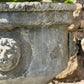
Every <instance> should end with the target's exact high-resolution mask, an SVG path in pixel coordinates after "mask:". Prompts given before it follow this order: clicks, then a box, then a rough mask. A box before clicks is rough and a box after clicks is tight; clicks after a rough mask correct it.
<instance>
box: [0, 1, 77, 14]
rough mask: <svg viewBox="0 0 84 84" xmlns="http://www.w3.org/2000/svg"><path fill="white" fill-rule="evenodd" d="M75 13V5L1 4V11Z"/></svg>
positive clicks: (42, 3) (44, 3) (45, 3)
mask: <svg viewBox="0 0 84 84" xmlns="http://www.w3.org/2000/svg"><path fill="white" fill-rule="evenodd" d="M50 10H51V11H52V10H56V11H74V10H76V5H75V4H74V3H71V4H69V3H52V2H1V3H0V11H3V12H5V11H24V12H27V11H50Z"/></svg>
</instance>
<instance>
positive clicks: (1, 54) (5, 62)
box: [0, 38, 20, 71]
mask: <svg viewBox="0 0 84 84" xmlns="http://www.w3.org/2000/svg"><path fill="white" fill-rule="evenodd" d="M19 60H20V49H19V47H18V45H17V43H16V41H15V40H13V39H9V38H1V39H0V70H1V71H10V70H12V69H14V68H15V67H16V66H17V64H18V63H19Z"/></svg>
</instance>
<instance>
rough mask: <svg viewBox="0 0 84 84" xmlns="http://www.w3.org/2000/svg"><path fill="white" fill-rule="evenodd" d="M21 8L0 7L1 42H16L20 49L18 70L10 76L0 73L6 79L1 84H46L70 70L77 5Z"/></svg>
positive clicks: (10, 73)
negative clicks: (71, 27) (70, 35)
mask: <svg viewBox="0 0 84 84" xmlns="http://www.w3.org/2000/svg"><path fill="white" fill-rule="evenodd" d="M8 4H9V5H8ZM18 4H19V3H5V4H4V3H3V4H2V3H1V4H0V11H2V12H0V29H1V30H0V38H10V39H11V38H12V39H14V40H15V41H16V42H17V44H18V46H19V47H20V49H21V59H20V62H19V64H18V66H17V67H16V68H14V69H13V70H11V71H9V72H3V71H0V79H4V80H2V81H1V84H5V83H6V84H18V82H19V83H20V84H46V83H47V82H48V81H49V80H50V79H51V78H53V77H54V76H55V75H57V74H58V73H59V72H61V71H62V70H63V69H65V68H66V66H67V61H68V55H69V53H68V47H69V46H68V30H67V27H68V25H70V24H71V23H72V22H73V17H72V14H73V11H74V10H75V5H74V4H62V3H58V4H56V3H37V2H34V3H32V2H31V3H20V7H19V5H18ZM23 4H26V5H24V6H22V5H23ZM36 4H37V5H36ZM38 4H39V5H40V6H39V5H38ZM35 5H36V6H35ZM6 6H8V8H7V7H6ZM22 7H23V8H24V9H23V8H22ZM39 7H40V8H39ZM19 8H21V9H20V10H19ZM2 9H3V10H2ZM6 11H7V12H6ZM20 77H23V79H21V80H19V79H18V78H20ZM10 78H12V79H10ZM13 78H15V80H17V81H15V80H14V79H13ZM5 79H8V80H9V81H8V80H5Z"/></svg>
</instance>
